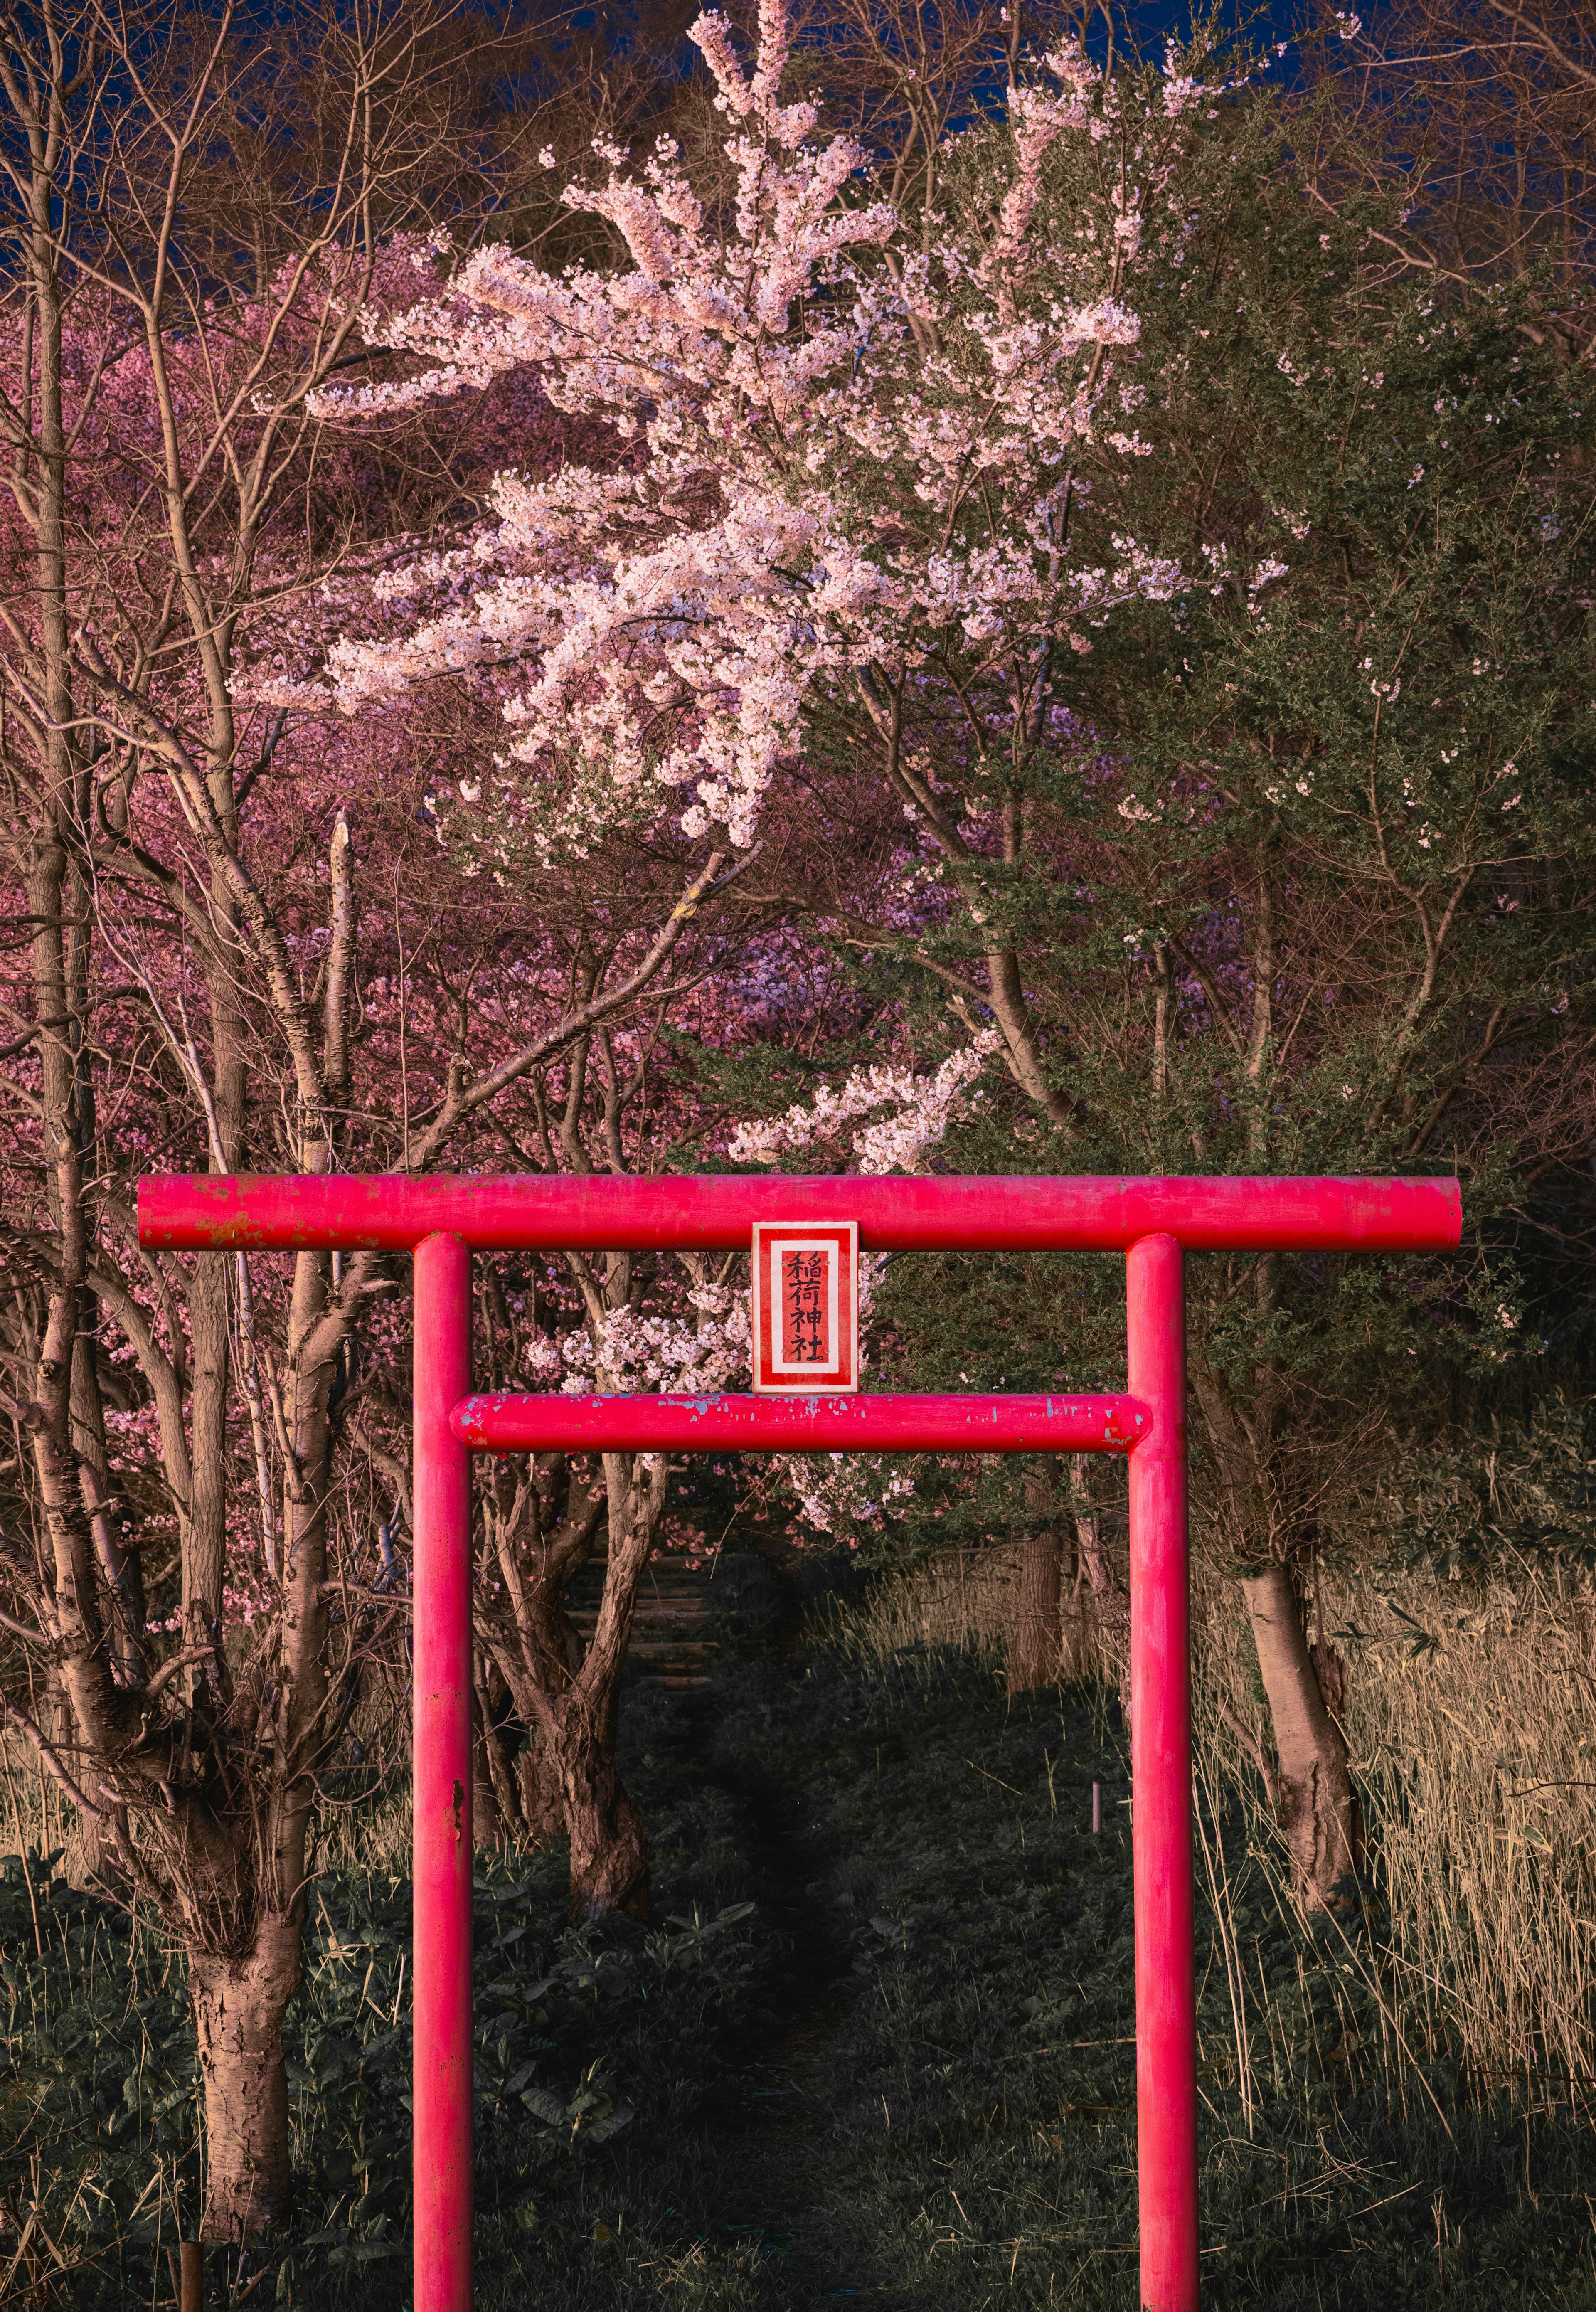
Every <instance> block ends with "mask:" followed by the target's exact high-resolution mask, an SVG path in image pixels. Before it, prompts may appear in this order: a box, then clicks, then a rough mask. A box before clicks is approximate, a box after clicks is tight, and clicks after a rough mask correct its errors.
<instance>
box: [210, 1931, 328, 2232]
mask: <svg viewBox="0 0 1596 2312" xmlns="http://www.w3.org/2000/svg"><path fill="white" fill-rule="evenodd" d="M299 1975H300V1922H299V1920H298V1918H297V1916H294V1915H290V1916H288V1917H285V1916H283V1915H282V1914H268V1915H267V1917H265V1918H263V1919H262V1920H261V1922H260V1925H259V1930H258V1931H257V1933H256V1937H255V1946H254V1949H252V1950H251V1951H250V1953H249V1954H248V1956H247V1957H243V1958H241V1959H226V1958H216V1957H210V1956H196V1957H190V1959H189V1994H190V1996H191V1998H192V2000H193V2002H194V2027H195V2031H196V2034H197V2037H198V2041H199V2067H200V2071H201V2074H202V2076H203V2079H204V2081H205V2126H206V2206H205V2216H204V2220H203V2221H202V2223H201V2226H200V2237H201V2238H204V2239H207V2240H226V2241H230V2242H232V2243H233V2244H234V2245H237V2244H239V2243H240V2242H241V2241H242V2240H243V2239H244V2238H246V2236H247V2237H248V2238H250V2239H258V2238H260V2236H261V2235H262V2233H265V2232H269V2231H271V2230H273V2229H275V2228H276V2226H277V2225H279V2224H280V2223H282V2222H283V2221H284V2220H285V2218H286V2217H287V2215H288V2213H289V2203H288V2082H287V2073H286V2071H285V2067H284V2060H283V2018H284V2016H285V2014H286V2012H287V2009H288V2001H289V2000H290V1999H291V1998H292V1996H293V1994H294V1991H295V1990H296V1989H297V1988H298V1984H299Z"/></svg>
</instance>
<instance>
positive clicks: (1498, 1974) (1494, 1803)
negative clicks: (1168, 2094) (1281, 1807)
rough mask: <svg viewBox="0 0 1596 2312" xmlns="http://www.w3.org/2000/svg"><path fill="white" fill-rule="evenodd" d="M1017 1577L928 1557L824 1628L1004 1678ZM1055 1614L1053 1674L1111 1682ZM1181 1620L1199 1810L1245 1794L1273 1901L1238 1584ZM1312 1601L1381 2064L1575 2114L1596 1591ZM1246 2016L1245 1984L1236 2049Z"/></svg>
mask: <svg viewBox="0 0 1596 2312" xmlns="http://www.w3.org/2000/svg"><path fill="white" fill-rule="evenodd" d="M1014 1581H1015V1572H1014V1561H1013V1557H1012V1556H1011V1555H1009V1554H1006V1553H1004V1552H1001V1551H996V1550H994V1551H992V1552H990V1553H986V1552H974V1553H966V1554H963V1555H961V1556H960V1557H958V1558H957V1559H955V1558H954V1557H952V1556H949V1557H948V1558H945V1559H938V1560H933V1561H930V1562H929V1563H926V1564H925V1565H922V1566H920V1567H917V1568H916V1569H915V1570H914V1571H912V1572H907V1573H904V1574H902V1575H899V1576H898V1577H896V1578H895V1579H890V1580H887V1581H883V1582H881V1584H880V1585H879V1586H878V1587H877V1588H876V1589H875V1590H874V1591H873V1593H872V1595H871V1596H870V1597H869V1598H868V1599H867V1600H865V1601H864V1603H863V1604H862V1605H859V1606H856V1607H835V1606H834V1607H831V1608H830V1609H829V1611H828V1612H826V1614H825V1615H824V1616H823V1619H822V1621H821V1624H820V1626H819V1627H818V1628H817V1634H824V1636H825V1637H826V1638H827V1639H828V1641H829V1642H830V1643H831V1644H833V1645H834V1646H836V1647H837V1648H838V1650H839V1651H841V1652H842V1654H843V1655H844V1657H845V1658H846V1659H849V1660H852V1661H853V1662H854V1663H855V1666H857V1667H859V1668H870V1667H875V1666H879V1665H880V1664H881V1663H882V1662H884V1661H885V1660H888V1659H890V1658H892V1657H901V1656H903V1655H904V1654H905V1653H906V1652H911V1651H912V1652H915V1653H918V1654H923V1655H926V1656H929V1655H933V1654H934V1653H936V1652H938V1651H948V1650H951V1651H958V1652H961V1653H965V1654H969V1655H972V1656H973V1657H974V1658H975V1659H977V1660H979V1661H981V1662H983V1663H985V1664H987V1665H989V1666H990V1667H991V1668H993V1669H994V1670H997V1669H999V1668H1001V1666H1002V1662H1003V1659H1004V1633H1005V1632H1006V1629H1007V1626H1008V1615H1009V1609H1010V1604H1011V1600H1012V1597H1013V1586H1014ZM1065 1605H1066V1614H1065V1633H1066V1635H1065V1653H1066V1660H1065V1676H1066V1677H1082V1676H1084V1677H1092V1678H1095V1679H1097V1680H1099V1681H1101V1683H1102V1684H1103V1685H1104V1686H1108V1687H1109V1688H1118V1686H1119V1684H1120V1679H1121V1675H1122V1669H1123V1665H1122V1663H1121V1662H1120V1661H1119V1660H1118V1658H1117V1651H1116V1649H1115V1646H1114V1642H1113V1638H1112V1633H1105V1631H1104V1629H1103V1627H1102V1625H1101V1623H1100V1622H1099V1621H1098V1620H1096V1619H1095V1618H1094V1616H1092V1611H1091V1602H1090V1599H1089V1598H1088V1599H1087V1601H1086V1603H1085V1604H1084V1606H1083V1605H1082V1604H1081V1602H1080V1600H1079V1599H1076V1600H1075V1601H1074V1606H1075V1610H1074V1612H1073V1613H1072V1612H1070V1611H1069V1610H1068V1608H1069V1607H1070V1605H1071V1601H1070V1600H1069V1599H1068V1598H1066V1600H1065ZM1193 1609H1194V1616H1193V1644H1194V1668H1195V1678H1194V1694H1193V1713H1194V1728H1193V1730H1194V1737H1195V1744H1196V1759H1197V1785H1198V1794H1199V1796H1200V1797H1201V1798H1202V1800H1203V1804H1202V1806H1201V1807H1200V1808H1199V1810H1198V1811H1199V1819H1201V1818H1202V1817H1205V1816H1206V1818H1207V1820H1208V1821H1209V1822H1210V1823H1212V1822H1213V1820H1214V1819H1215V1813H1216V1811H1223V1809H1225V1808H1230V1807H1234V1806H1238V1805H1239V1806H1240V1807H1241V1808H1242V1810H1243V1812H1244V1816H1245V1818H1246V1820H1247V1822H1248V1824H1249V1826H1250V1844H1251V1846H1252V1851H1253V1853H1254V1854H1255V1856H1258V1857H1261V1858H1262V1859H1264V1860H1266V1861H1267V1862H1268V1863H1269V1864H1270V1865H1271V1868H1272V1875H1273V1877H1274V1878H1275V1880H1276V1889H1277V1891H1278V1892H1280V1893H1282V1894H1283V1892H1284V1859H1283V1857H1282V1856H1281V1854H1280V1852H1279V1851H1278V1846H1277V1843H1276V1841H1275V1839H1274V1837H1273V1832H1272V1826H1271V1825H1270V1823H1269V1821H1268V1817H1267V1811H1266V1809H1265V1807H1264V1802H1263V1793H1262V1791H1261V1788H1260V1786H1259V1781H1258V1773H1257V1770H1256V1767H1255V1765H1254V1763H1253V1761H1252V1759H1251V1758H1250V1756H1248V1753H1247V1749H1246V1746H1245V1743H1244V1741H1243V1740H1242V1739H1241V1738H1239V1737H1238V1734H1237V1732H1236V1727H1237V1725H1238V1724H1239V1725H1240V1726H1241V1728H1243V1729H1245V1730H1248V1731H1249V1732H1250V1733H1253V1734H1255V1735H1257V1736H1258V1737H1259V1738H1261V1737H1262V1736H1263V1735H1264V1734H1265V1732H1266V1730H1267V1713H1266V1712H1265V1709H1264V1703H1263V1695H1262V1688H1261V1686H1260V1684H1259V1680H1258V1670H1257V1665H1256V1659H1255V1657H1254V1654H1253V1651H1252V1645H1251V1639H1250V1633H1249V1632H1248V1630H1247V1627H1246V1625H1245V1621H1244V1619H1243V1617H1242V1616H1241V1612H1240V1610H1239V1607H1238V1604H1237V1600H1236V1596H1235V1592H1234V1589H1233V1588H1232V1586H1231V1585H1230V1584H1229V1583H1227V1582H1226V1581H1223V1580H1222V1579H1219V1578H1218V1577H1216V1576H1215V1575H1213V1574H1212V1573H1210V1572H1206V1571H1204V1570H1201V1569H1199V1571H1198V1572H1197V1578H1196V1582H1195V1594H1194V1598H1193ZM1313 1610H1314V1613H1315V1615H1316V1616H1317V1617H1318V1619H1319V1620H1320V1621H1321V1622H1322V1625H1323V1627H1324V1629H1325V1632H1326V1633H1327V1635H1329V1637H1330V1639H1331V1640H1332V1642H1334V1643H1335V1644H1336V1645H1337V1648H1338V1650H1339V1651H1340V1652H1341V1653H1342V1655H1343V1657H1344V1658H1345V1659H1346V1663H1347V1668H1348V1686H1349V1693H1348V1699H1347V1714H1346V1737H1347V1741H1348V1745H1349V1747H1350V1749H1351V1752H1352V1758H1353V1768H1354V1773H1355V1777H1356V1781H1357V1784H1358V1787H1359V1791H1360V1793H1361V1796H1362V1800H1363V1804H1364V1815H1365V1819H1366V1823H1367V1826H1368V1830H1369V1863H1370V1870H1371V1874H1372V1878H1373V1881H1374V1883H1375V1886H1376V1887H1377V1889H1378V1891H1379V1896H1380V1898H1381V1909H1382V1910H1383V1913H1384V1914H1385V1915H1384V1916H1383V1917H1382V1918H1381V1920H1380V1922H1379V1927H1378V1932H1377V1935H1376V1937H1375V1940H1374V1944H1373V1946H1372V1948H1373V1949H1376V1950H1377V1952H1378V1962H1377V1964H1378V1972H1379V1975H1380V1978H1381V1980H1380V1983H1379V1985H1378V1990H1379V1992H1380V1998H1381V2009H1382V2011H1384V2012H1386V2013H1387V2014H1388V2016H1389V2019H1390V2027H1391V2029H1392V2030H1393V2031H1395V2032H1396V2033H1397V2034H1398V2044H1397V2045H1396V2046H1395V2048H1394V2049H1393V2050H1392V2051H1391V2052H1392V2053H1393V2054H1395V2055H1396V2056H1397V2057H1399V2058H1401V2059H1404V2060H1405V2059H1406V2058H1407V2057H1408V2056H1412V2057H1415V2058H1421V2059H1423V2060H1425V2061H1426V2062H1434V2061H1444V2060H1448V2059H1450V2060H1451V2061H1452V2062H1456V2063H1458V2064H1459V2065H1460V2067H1461V2069H1462V2071H1464V2072H1465V2073H1466V2075H1467V2077H1468V2080H1469V2083H1470V2086H1471V2088H1472V2089H1473V2091H1474V2093H1475V2094H1476V2095H1477V2096H1478V2097H1479V2098H1480V2099H1481V2100H1486V2101H1488V2100H1490V2099H1491V2098H1492V2097H1493V2096H1494V2095H1495V2094H1496V2093H1497V2092H1499V2091H1500V2090H1502V2089H1507V2090H1508V2091H1509V2092H1510V2093H1511V2094H1512V2096H1513V2099H1514V2100H1515V2102H1517V2101H1521V2102H1522V2103H1523V2104H1524V2105H1525V2106H1526V2107H1527V2108H1539V2109H1545V2110H1548V2111H1551V2110H1555V2109H1556V2107H1557V2106H1558V2105H1563V2106H1570V2107H1571V2109H1572V2110H1573V2111H1575V2112H1577V2111H1581V2110H1585V2111H1588V2110H1589V2109H1590V2108H1591V2107H1592V2103H1593V2101H1596V2098H1593V2097H1592V2088H1593V2087H1596V1956H1593V1953H1592V1941H1593V1940H1596V1709H1593V1708H1592V1703H1593V1701H1596V1593H1593V1592H1592V1588H1591V1586H1590V1584H1589V1583H1588V1582H1585V1581H1561V1582H1559V1581H1555V1580H1548V1579H1547V1578H1545V1577H1544V1576H1541V1575H1539V1574H1538V1573H1536V1572H1532V1571H1530V1570H1529V1569H1526V1570H1525V1571H1524V1572H1522V1574H1521V1576H1520V1577H1519V1578H1516V1579H1507V1578H1504V1579H1501V1580H1498V1581H1492V1582H1490V1583H1489V1584H1487V1585H1485V1586H1478V1585H1469V1586H1467V1587H1465V1586H1464V1585H1462V1584H1459V1583H1449V1582H1446V1581H1439V1580H1432V1579H1429V1578H1427V1577H1423V1576H1414V1577H1407V1576H1405V1577H1403V1578H1402V1579H1401V1580H1400V1581H1396V1580H1393V1579H1390V1578H1386V1579H1381V1578H1377V1577H1374V1576H1371V1575H1353V1576H1326V1578H1325V1580H1324V1582H1323V1586H1322V1589H1321V1591H1320V1594H1319V1595H1318V1596H1317V1597H1316V1598H1315V1599H1314V1601H1313ZM1198 1867H1199V1870H1201V1869H1203V1868H1204V1861H1203V1855H1202V1853H1201V1852H1199V1858H1198ZM1206 1868H1207V1870H1208V1871H1209V1873H1210V1874H1211V1888H1210V1891H1211V1896H1212V1899H1213V1902H1214V1905H1215V1911H1216V1914H1217V1915H1218V1916H1219V1918H1220V1922H1221V1927H1222V1931H1223V1929H1224V1924H1225V1908H1226V1899H1227V1897H1226V1888H1225V1885H1224V1883H1223V1872H1224V1862H1223V1853H1222V1852H1216V1851H1215V1852H1209V1854H1208V1857H1207V1864H1206ZM1230 1940H1231V1939H1230V1937H1229V1935H1228V1934H1227V1935H1226V1942H1227V1947H1228V1945H1229V1942H1230ZM1348 1959H1349V1964H1351V1963H1353V1954H1352V1953H1351V1950H1350V1946H1349V1953H1348ZM1357 1963H1358V1964H1366V1963H1367V1962H1364V1961H1359V1962H1357ZM1236 1964H1237V1966H1238V1968H1239V1967H1240V1965H1241V1960H1240V1956H1239V1954H1238V1957H1237V1961H1236ZM1247 2014H1248V2008H1247V2001H1246V1997H1245V1994H1243V1995H1242V1998H1241V2007H1240V2010H1239V2014H1238V2025H1237V2027H1238V2032H1239V2034H1241V2036H1243V2037H1244V2036H1245V2033H1246V2031H1247V2027H1248V2025H1247ZM1238 2054H1239V2055H1240V2054H1241V2043H1240V2040H1239V2044H1238ZM1248 2068H1250V2064H1248V2063H1244V2064H1243V2069H1244V2070H1246V2069H1248Z"/></svg>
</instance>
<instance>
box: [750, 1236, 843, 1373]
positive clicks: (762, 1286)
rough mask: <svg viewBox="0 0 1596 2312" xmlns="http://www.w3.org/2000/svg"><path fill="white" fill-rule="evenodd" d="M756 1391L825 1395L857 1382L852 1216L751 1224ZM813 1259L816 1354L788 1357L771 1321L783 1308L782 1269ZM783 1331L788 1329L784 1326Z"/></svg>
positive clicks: (789, 1348)
mask: <svg viewBox="0 0 1596 2312" xmlns="http://www.w3.org/2000/svg"><path fill="white" fill-rule="evenodd" d="M753 1250H754V1308H753V1318H754V1323H753V1336H754V1342H753V1346H754V1388H755V1389H756V1391H757V1392H758V1393H759V1394H760V1395H761V1396H770V1397H794V1396H797V1397H819V1396H825V1397H831V1396H835V1395H837V1394H839V1393H842V1392H844V1391H847V1392H851V1391H853V1390H855V1389H857V1388H858V1386H859V1224H858V1222H856V1221H813V1222H807V1221H803V1222H794V1221H785V1222H764V1221H759V1222H755V1224H754V1248H753ZM798 1259H802V1260H804V1261H807V1262H810V1263H811V1264H812V1263H818V1264H819V1274H818V1275H816V1274H811V1276H810V1277H808V1278H807V1279H806V1283H807V1287H808V1290H809V1291H810V1292H811V1293H812V1294H815V1295H817V1296H818V1304H817V1302H816V1301H815V1300H811V1310H812V1312H813V1314H814V1315H816V1316H818V1317H819V1318H820V1347H821V1348H822V1350H823V1351H824V1352H825V1353H824V1354H823V1355H821V1356H820V1357H815V1356H813V1355H807V1354H794V1348H795V1346H796V1344H795V1343H794V1340H793V1338H792V1336H791V1334H790V1333H788V1335H787V1337H786V1338H785V1340H784V1338H783V1337H782V1331H778V1330H777V1318H778V1315H779V1313H780V1312H782V1311H783V1309H784V1300H783V1293H782V1290H781V1283H782V1275H783V1270H784V1267H785V1266H786V1265H790V1263H791V1262H793V1261H794V1260H798ZM782 1330H783V1331H785V1330H786V1328H785V1327H783V1328H782Z"/></svg>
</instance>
